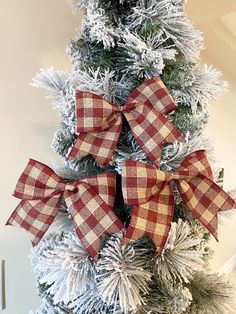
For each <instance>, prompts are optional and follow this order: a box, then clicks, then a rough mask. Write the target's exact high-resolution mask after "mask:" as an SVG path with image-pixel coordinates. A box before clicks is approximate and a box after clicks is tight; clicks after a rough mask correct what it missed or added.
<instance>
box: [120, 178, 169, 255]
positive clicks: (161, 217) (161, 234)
mask: <svg viewBox="0 0 236 314" xmlns="http://www.w3.org/2000/svg"><path fill="white" fill-rule="evenodd" d="M173 214H174V195H173V186H172V185H170V184H168V185H165V186H164V187H163V188H162V189H161V191H160V193H159V194H158V195H157V196H154V197H153V198H152V199H151V200H150V201H149V202H147V203H145V204H142V205H140V206H139V207H137V206H135V207H134V208H133V213H132V217H131V221H130V224H129V226H128V228H127V231H126V234H125V237H124V239H123V243H124V244H126V243H129V242H131V241H134V240H137V239H139V238H141V237H142V236H144V235H145V234H148V235H149V236H150V238H151V239H152V240H153V242H154V243H155V245H156V247H157V248H158V249H161V250H162V249H163V247H164V245H165V243H166V240H167V237H168V233H169V230H170V227H171V222H172V218H173Z"/></svg>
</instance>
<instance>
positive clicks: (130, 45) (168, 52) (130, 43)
mask: <svg viewBox="0 0 236 314" xmlns="http://www.w3.org/2000/svg"><path fill="white" fill-rule="evenodd" d="M123 39H124V43H120V44H119V45H120V47H122V48H123V49H124V50H125V51H126V53H127V58H126V63H127V66H126V68H125V69H124V72H126V73H129V74H133V75H137V76H143V73H145V72H146V77H152V76H155V75H159V74H161V73H162V70H163V68H164V66H165V65H164V59H169V60H173V59H174V58H175V54H176V50H175V49H173V48H172V47H171V46H165V45H164V44H165V42H166V41H167V39H168V38H166V39H164V38H162V31H159V32H158V33H157V34H155V36H153V35H152V36H149V37H148V38H147V39H146V40H144V39H142V38H141V37H139V36H138V35H135V34H132V33H131V32H129V31H128V30H127V31H126V32H125V33H124V36H123Z"/></svg>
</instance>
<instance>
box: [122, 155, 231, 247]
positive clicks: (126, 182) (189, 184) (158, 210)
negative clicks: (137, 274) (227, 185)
mask: <svg viewBox="0 0 236 314" xmlns="http://www.w3.org/2000/svg"><path fill="white" fill-rule="evenodd" d="M174 185H175V186H176V187H177V189H178V191H179V193H180V196H181V197H182V199H183V202H184V203H185V205H186V206H187V207H188V209H189V210H190V211H191V212H192V214H193V215H194V216H195V217H196V218H197V219H198V220H199V221H200V222H201V223H202V224H203V225H204V226H205V227H206V228H207V229H208V230H209V231H210V232H211V234H212V235H213V236H214V237H215V238H216V240H218V238H217V227H218V218H217V213H218V211H225V210H229V209H232V208H234V207H236V203H235V201H234V200H233V199H232V198H231V197H230V196H229V195H228V194H227V193H226V192H224V191H223V190H222V188H221V187H219V186H218V185H217V184H216V183H214V182H213V181H212V171H211V168H210V165H209V163H208V160H207V158H206V154H205V152H204V151H202V150H199V151H196V152H194V153H192V154H190V155H188V156H187V157H186V158H185V159H184V161H183V162H182V163H181V165H180V167H179V168H178V170H177V171H175V172H163V171H161V170H159V169H157V168H156V167H155V166H150V165H148V164H145V163H141V162H136V161H133V160H126V161H124V164H123V170H122V190H123V195H124V200H125V202H126V203H127V204H130V205H134V208H133V213H132V217H131V222H130V224H129V227H128V229H127V231H126V235H125V238H124V243H127V242H130V241H133V240H136V239H138V238H140V237H142V236H143V235H144V234H145V233H147V234H149V235H150V237H151V238H152V239H153V241H154V243H155V244H156V246H157V248H160V249H162V248H163V247H164V245H165V242H166V240H167V237H168V233H169V230H170V225H171V221H172V218H173V214H174Z"/></svg>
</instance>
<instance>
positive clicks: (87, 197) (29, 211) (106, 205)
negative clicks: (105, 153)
mask: <svg viewBox="0 0 236 314" xmlns="http://www.w3.org/2000/svg"><path fill="white" fill-rule="evenodd" d="M115 192H116V177H115V174H112V173H102V174H98V175H96V176H94V177H90V178H86V179H81V180H78V181H74V182H69V183H65V182H64V181H63V180H62V179H61V178H60V177H59V176H57V174H55V172H54V171H53V170H52V169H51V168H49V167H47V166H46V165H44V164H42V163H40V162H38V161H36V160H33V159H30V161H29V163H28V165H27V167H26V168H25V170H24V172H23V173H22V175H21V176H20V178H19V181H18V182H17V185H16V188H15V192H14V194H13V195H14V196H15V197H17V198H20V199H22V201H21V202H20V204H19V205H18V206H17V208H16V209H15V211H14V212H13V214H12V215H11V216H10V218H9V219H8V221H7V223H6V224H7V225H12V226H17V227H21V228H24V229H25V230H27V231H28V233H29V235H30V239H31V241H32V243H33V245H36V244H37V243H38V242H39V241H40V239H41V238H42V237H43V235H44V234H45V232H46V231H47V229H48V228H49V226H50V225H51V223H52V222H53V220H54V219H55V217H56V215H57V213H58V211H59V210H60V205H61V201H62V198H64V199H65V202H66V204H67V206H68V209H69V211H70V213H71V215H72V218H73V223H74V226H75V230H76V232H77V234H78V236H79V238H80V240H81V242H82V243H83V245H84V247H85V248H86V250H87V252H88V253H89V255H90V256H91V257H92V258H94V259H96V257H97V254H98V252H99V247H100V240H101V237H102V236H103V235H105V234H106V233H113V232H120V231H121V230H123V228H124V226H123V224H122V223H121V222H120V220H119V219H118V218H117V217H116V215H115V214H114V213H113V211H112V208H113V204H114V197H115Z"/></svg>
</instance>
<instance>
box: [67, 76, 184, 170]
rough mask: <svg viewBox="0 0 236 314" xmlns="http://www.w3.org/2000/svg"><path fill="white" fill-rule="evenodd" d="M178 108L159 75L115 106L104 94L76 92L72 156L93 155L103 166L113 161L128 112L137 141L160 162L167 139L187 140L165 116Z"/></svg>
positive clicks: (170, 140)
mask: <svg viewBox="0 0 236 314" xmlns="http://www.w3.org/2000/svg"><path fill="white" fill-rule="evenodd" d="M175 108H176V105H175V103H174V102H173V99H172V98H171V96H170V95H169V93H168V91H167V89H166V88H165V86H164V84H163V83H162V82H161V79H160V78H159V77H154V78H152V79H150V80H146V81H145V82H144V83H143V84H142V85H140V86H139V87H138V88H136V89H135V90H134V91H133V92H132V93H131V94H130V96H129V97H128V100H127V102H126V103H125V104H124V105H123V106H115V105H113V104H111V103H109V102H108V101H106V100H105V99H103V98H102V97H101V96H98V95H95V94H92V93H88V92H78V93H77V94H76V117H77V132H78V134H77V139H76V140H75V143H74V145H73V146H72V148H71V150H70V152H69V154H68V158H69V159H73V158H75V157H79V158H81V157H85V156H87V155H90V154H91V155H92V156H93V157H94V159H95V160H96V161H97V163H98V164H99V165H100V166H101V167H105V166H107V165H108V164H109V162H110V160H111V158H112V155H113V153H114V150H115V147H116V145H117V142H118V139H119V136H120V133H121V130H122V116H123V115H124V116H125V118H126V120H127V122H128V124H129V126H130V129H131V132H132V133H133V135H134V137H135V139H136V141H137V142H138V144H139V145H140V146H141V147H142V149H143V150H144V151H145V153H146V155H147V156H148V158H150V160H152V161H153V162H154V163H156V164H157V165H158V164H159V161H160V156H161V148H162V144H163V142H168V141H169V142H175V141H181V142H184V141H185V140H184V138H183V137H182V136H181V134H180V132H179V131H178V130H177V128H176V127H175V126H174V125H172V123H171V122H170V121H169V120H168V119H167V118H166V117H165V114H168V113H169V112H171V111H172V110H174V109H175Z"/></svg>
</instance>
